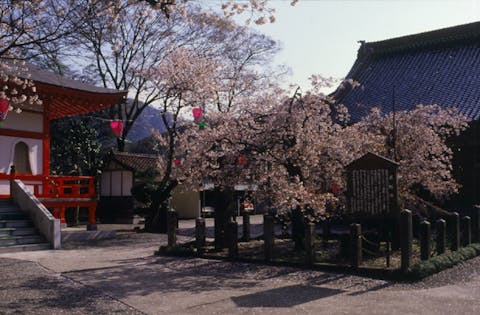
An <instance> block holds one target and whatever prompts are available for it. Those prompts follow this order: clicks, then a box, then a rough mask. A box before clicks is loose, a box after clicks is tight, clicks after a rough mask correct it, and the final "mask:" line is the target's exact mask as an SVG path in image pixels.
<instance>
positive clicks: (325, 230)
mask: <svg viewBox="0 0 480 315" xmlns="http://www.w3.org/2000/svg"><path fill="white" fill-rule="evenodd" d="M322 234H323V240H324V242H325V243H328V240H329V239H330V221H328V220H323V221H322Z"/></svg>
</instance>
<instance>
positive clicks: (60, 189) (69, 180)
mask: <svg viewBox="0 0 480 315" xmlns="http://www.w3.org/2000/svg"><path fill="white" fill-rule="evenodd" d="M42 188H43V189H42V194H41V195H40V197H41V198H94V197H95V177H93V176H62V175H60V176H57V175H50V176H47V177H45V178H44V179H43V187H42Z"/></svg>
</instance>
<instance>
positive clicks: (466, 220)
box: [461, 216, 472, 246]
mask: <svg viewBox="0 0 480 315" xmlns="http://www.w3.org/2000/svg"><path fill="white" fill-rule="evenodd" d="M461 226H462V246H468V245H470V244H471V243H472V231H471V219H470V217H469V216H465V217H463V218H462V221H461Z"/></svg>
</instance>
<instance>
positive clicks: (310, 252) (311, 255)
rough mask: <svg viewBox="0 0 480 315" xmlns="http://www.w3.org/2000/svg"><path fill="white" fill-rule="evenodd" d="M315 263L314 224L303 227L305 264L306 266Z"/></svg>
mask: <svg viewBox="0 0 480 315" xmlns="http://www.w3.org/2000/svg"><path fill="white" fill-rule="evenodd" d="M314 261H315V223H312V222H309V223H307V224H306V225H305V262H306V264H307V265H311V264H313V263H314Z"/></svg>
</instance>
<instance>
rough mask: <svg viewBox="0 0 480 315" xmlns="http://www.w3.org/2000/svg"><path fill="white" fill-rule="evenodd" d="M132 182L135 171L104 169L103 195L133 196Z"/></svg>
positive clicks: (101, 188)
mask: <svg viewBox="0 0 480 315" xmlns="http://www.w3.org/2000/svg"><path fill="white" fill-rule="evenodd" d="M132 184H133V173H132V172H131V171H104V172H103V174H102V185H101V187H100V191H101V195H102V196H131V195H132V194H131V192H130V190H131V189H132Z"/></svg>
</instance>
